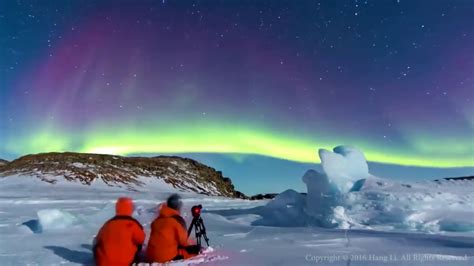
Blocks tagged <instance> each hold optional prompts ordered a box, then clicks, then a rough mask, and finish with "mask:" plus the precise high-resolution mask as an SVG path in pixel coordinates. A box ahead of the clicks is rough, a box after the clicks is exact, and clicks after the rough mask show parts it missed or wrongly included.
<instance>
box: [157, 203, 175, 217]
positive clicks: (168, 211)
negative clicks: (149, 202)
mask: <svg viewBox="0 0 474 266" xmlns="http://www.w3.org/2000/svg"><path fill="white" fill-rule="evenodd" d="M173 215H179V211H177V210H175V209H172V208H170V207H168V205H166V203H163V204H161V205H160V210H159V217H171V216H173Z"/></svg>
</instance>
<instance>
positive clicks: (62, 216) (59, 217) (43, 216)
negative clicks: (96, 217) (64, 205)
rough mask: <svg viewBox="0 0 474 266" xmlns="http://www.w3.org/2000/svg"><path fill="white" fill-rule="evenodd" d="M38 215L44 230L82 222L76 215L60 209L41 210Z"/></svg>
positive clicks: (58, 228) (63, 227)
mask: <svg viewBox="0 0 474 266" xmlns="http://www.w3.org/2000/svg"><path fill="white" fill-rule="evenodd" d="M37 215H38V222H39V225H40V227H41V230H42V231H49V230H61V229H66V228H70V227H71V226H74V225H77V224H79V222H80V221H79V219H78V218H77V217H76V216H74V215H72V214H71V213H69V212H65V211H62V210H59V209H45V210H40V211H38V213H37Z"/></svg>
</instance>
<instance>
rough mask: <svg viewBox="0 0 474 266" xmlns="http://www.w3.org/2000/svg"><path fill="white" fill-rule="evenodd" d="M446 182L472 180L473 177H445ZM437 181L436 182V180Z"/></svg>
mask: <svg viewBox="0 0 474 266" xmlns="http://www.w3.org/2000/svg"><path fill="white" fill-rule="evenodd" d="M443 179H446V180H474V176H463V177H446V178H443ZM436 181H438V180H436Z"/></svg>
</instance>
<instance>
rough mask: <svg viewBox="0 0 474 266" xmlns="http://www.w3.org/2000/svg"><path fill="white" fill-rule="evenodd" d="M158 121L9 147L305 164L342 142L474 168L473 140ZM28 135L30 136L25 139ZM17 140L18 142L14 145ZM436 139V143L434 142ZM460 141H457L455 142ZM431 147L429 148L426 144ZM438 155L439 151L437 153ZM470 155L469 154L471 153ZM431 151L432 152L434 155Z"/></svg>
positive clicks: (44, 136) (39, 137)
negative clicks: (386, 141)
mask: <svg viewBox="0 0 474 266" xmlns="http://www.w3.org/2000/svg"><path fill="white" fill-rule="evenodd" d="M183 125H186V126H183ZM183 125H181V126H180V125H177V124H173V125H168V126H167V127H166V126H155V127H150V128H146V129H139V128H138V127H137V128H133V127H130V126H129V127H128V128H127V127H114V128H112V127H107V128H105V127H104V128H102V129H95V130H93V131H88V132H86V133H73V134H71V133H64V132H61V131H59V130H54V129H52V128H49V129H45V130H41V131H39V132H40V133H39V134H34V136H33V135H32V136H29V137H26V138H25V137H20V138H21V139H17V140H12V141H9V142H8V144H7V147H6V148H7V150H9V151H12V152H13V151H14V152H15V153H18V152H21V153H24V154H26V153H40V152H52V151H76V152H86V153H103V154H115V155H131V154H157V153H220V154H243V155H245V154H252V155H263V156H269V157H274V158H280V159H286V160H290V161H296V162H303V163H317V162H318V160H319V159H318V156H317V154H316V151H317V149H319V148H325V149H332V148H333V147H335V146H337V145H340V144H353V145H354V146H356V147H358V148H360V149H362V150H363V151H364V153H365V155H366V157H367V159H368V160H369V161H371V162H376V163H384V164H396V165H403V166H419V167H438V168H448V167H472V166H474V158H473V156H469V154H473V153H472V150H473V144H472V142H471V143H463V144H465V145H460V144H459V143H457V145H456V146H455V150H454V151H452V152H447V153H441V152H437V151H433V150H429V153H427V152H426V151H423V150H424V147H425V145H426V140H425V142H423V143H421V144H420V145H418V146H420V147H419V148H420V149H415V148H416V147H415V148H414V150H416V151H417V152H418V153H417V154H410V153H407V152H403V151H402V149H400V150H387V148H386V147H382V146H380V145H379V146H377V145H371V144H369V143H367V142H366V141H361V140H348V139H345V143H338V142H335V141H334V140H330V139H325V138H323V137H315V138H314V139H312V138H310V137H308V136H303V137H302V136H298V135H296V134H293V135H291V134H285V133H283V132H281V131H276V130H270V129H265V128H258V127H250V126H247V127H243V126H242V125H234V124H232V123H214V124H212V123H208V124H205V125H202V124H200V125H199V126H195V125H193V124H183ZM25 140H26V141H25ZM13 143H14V145H13ZM432 143H435V142H434V141H433V142H432ZM453 143H454V142H453ZM425 148H426V147H425ZM433 154H435V155H433ZM466 154H467V155H466ZM428 155H430V156H428Z"/></svg>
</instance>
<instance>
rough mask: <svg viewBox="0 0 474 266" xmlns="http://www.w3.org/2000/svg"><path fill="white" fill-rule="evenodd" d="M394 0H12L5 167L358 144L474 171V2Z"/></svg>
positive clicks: (273, 153) (406, 159)
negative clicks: (72, 154)
mask: <svg viewBox="0 0 474 266" xmlns="http://www.w3.org/2000/svg"><path fill="white" fill-rule="evenodd" d="M369 2H370V1H369ZM382 2H387V3H388V2H389V1H381V2H380V3H379V2H370V3H366V4H363V7H360V6H357V7H356V6H354V5H351V4H349V5H348V4H346V3H345V2H343V1H340V2H339V3H338V4H337V5H336V4H335V5H336V6H337V8H336V7H335V6H333V5H332V4H331V3H330V2H329V1H328V2H324V1H323V2H320V3H319V4H316V3H313V1H298V2H294V3H293V2H292V3H286V4H283V2H279V1H259V2H258V3H255V2H252V1H242V3H241V4H239V5H235V4H230V3H229V4H224V3H221V2H219V3H217V2H215V3H213V1H208V2H205V3H201V2H194V1H177V2H176V3H174V2H148V1H144V2H141V4H137V5H131V4H126V3H125V2H124V3H119V4H113V2H109V3H108V2H103V3H102V2H94V1H92V2H91V3H90V4H89V5H85V6H80V5H79V4H74V3H59V2H55V1H52V2H49V3H46V2H45V3H42V4H38V6H35V7H34V9H32V10H30V11H29V13H30V15H31V16H33V17H28V16H27V15H24V14H25V10H26V9H28V7H25V6H22V5H21V4H20V3H12V4H10V6H9V9H8V10H9V14H8V15H6V17H4V18H3V19H4V20H5V19H6V20H8V21H10V22H11V23H10V24H9V25H13V26H12V27H11V28H10V29H6V28H5V27H6V26H0V27H3V28H4V29H5V31H3V32H2V33H1V34H2V36H1V37H2V38H3V39H8V41H6V43H5V47H6V48H7V51H8V54H7V55H4V56H2V57H1V63H0V65H1V66H2V69H5V71H4V72H5V75H4V76H5V77H6V80H5V82H4V83H3V84H4V85H2V87H1V93H2V94H1V103H2V109H1V112H2V116H1V139H2V142H1V144H0V157H6V158H14V157H17V156H20V155H24V154H28V153H40V152H49V151H77V152H91V153H109V154H119V155H131V154H160V153H171V154H178V153H217V154H243V155H245V154H247V155H262V156H268V157H273V158H279V159H284V160H289V161H294V162H301V163H317V162H318V161H317V156H316V151H317V149H318V148H327V149H329V148H332V147H334V146H337V145H339V144H348V145H354V146H357V147H359V148H360V149H362V150H363V151H364V153H365V154H366V156H367V158H368V160H369V161H371V162H375V163H382V164H390V165H400V166H418V167H435V168H451V167H474V141H473V136H474V124H473V123H472V121H473V114H474V110H473V104H472V100H473V99H472V88H473V87H474V83H473V79H472V69H474V51H473V47H474V39H473V37H474V33H473V31H472V27H470V26H469V19H470V17H471V15H472V14H471V13H470V12H471V11H472V8H471V9H469V8H462V5H463V4H467V3H466V2H462V1H455V2H456V3H457V6H456V8H454V7H453V6H452V5H451V4H450V3H443V4H441V3H439V5H437V6H435V7H433V8H432V9H430V10H426V12H424V13H423V14H421V15H420V14H418V13H416V12H415V11H414V10H415V8H413V5H415V4H412V3H408V1H407V3H396V1H392V2H393V3H392V2H390V4H389V5H386V3H385V4H384V3H382ZM458 2H459V3H458ZM361 5H362V4H361ZM453 5H454V4H453ZM52 10H58V11H52ZM446 10H447V11H446ZM470 10H471V11H470ZM64 12H66V13H67V14H68V15H64ZM400 12H402V13H403V14H402V15H400V17H398V16H392V15H391V14H394V13H396V14H400ZM443 12H444V13H445V14H448V15H447V16H441V14H443ZM355 13H357V15H354V14H355ZM20 14H22V15H20ZM341 14H342V15H341ZM21 16H23V17H25V16H26V17H25V19H24V20H22V21H24V23H14V21H15V19H17V17H21ZM438 20H446V21H449V23H445V22H438ZM463 23H464V24H463Z"/></svg>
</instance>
